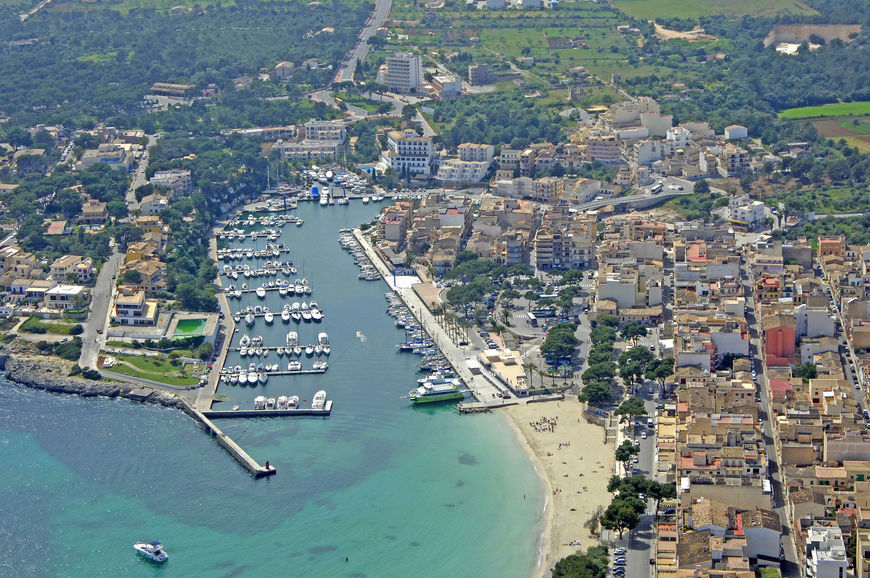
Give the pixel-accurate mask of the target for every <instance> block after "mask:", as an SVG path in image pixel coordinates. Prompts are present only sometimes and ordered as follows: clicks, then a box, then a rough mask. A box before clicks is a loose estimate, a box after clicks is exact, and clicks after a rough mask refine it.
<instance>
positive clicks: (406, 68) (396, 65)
mask: <svg viewBox="0 0 870 578" xmlns="http://www.w3.org/2000/svg"><path fill="white" fill-rule="evenodd" d="M378 83H379V84H383V85H384V86H386V87H387V88H388V89H390V90H392V91H394V92H399V93H402V94H414V93H416V92H417V91H418V90H419V89H420V88H421V87H422V85H423V67H422V63H421V61H420V56H419V55H417V54H412V53H410V52H396V53H395V54H393V55H392V56H388V57H387V62H386V64H385V65H384V66H383V67H382V68H381V70H380V71H378Z"/></svg>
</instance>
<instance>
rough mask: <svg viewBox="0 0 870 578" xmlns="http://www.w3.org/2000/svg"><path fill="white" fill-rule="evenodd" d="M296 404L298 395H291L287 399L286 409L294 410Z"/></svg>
mask: <svg viewBox="0 0 870 578" xmlns="http://www.w3.org/2000/svg"><path fill="white" fill-rule="evenodd" d="M298 403H299V396H298V395H291V396H290V397H289V398H287V407H288V408H294V407H296V405H297V404H298Z"/></svg>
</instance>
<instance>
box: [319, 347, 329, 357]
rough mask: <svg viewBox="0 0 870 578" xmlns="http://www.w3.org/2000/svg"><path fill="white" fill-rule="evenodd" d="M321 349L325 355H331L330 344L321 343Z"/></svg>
mask: <svg viewBox="0 0 870 578" xmlns="http://www.w3.org/2000/svg"><path fill="white" fill-rule="evenodd" d="M320 350H321V351H322V352H323V355H329V353H330V352H331V349H329V345H321V346H320Z"/></svg>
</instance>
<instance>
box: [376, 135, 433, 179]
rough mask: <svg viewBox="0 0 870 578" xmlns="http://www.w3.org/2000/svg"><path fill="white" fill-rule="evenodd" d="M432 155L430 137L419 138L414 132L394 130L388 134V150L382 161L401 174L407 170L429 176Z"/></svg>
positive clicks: (383, 154)
mask: <svg viewBox="0 0 870 578" xmlns="http://www.w3.org/2000/svg"><path fill="white" fill-rule="evenodd" d="M432 155H433V152H432V139H430V138H429V137H425V136H419V135H418V134H417V133H416V132H414V131H413V130H405V131H404V132H399V131H396V130H394V131H390V132H389V133H388V134H387V150H385V151H383V152H382V153H381V161H382V162H383V163H384V164H386V165H387V166H388V167H390V168H391V169H393V170H394V171H396V173H399V174H402V173H403V172H404V171H406V170H407V171H408V172H409V173H411V174H422V175H426V176H429V174H430V168H429V166H430V165H431V164H432Z"/></svg>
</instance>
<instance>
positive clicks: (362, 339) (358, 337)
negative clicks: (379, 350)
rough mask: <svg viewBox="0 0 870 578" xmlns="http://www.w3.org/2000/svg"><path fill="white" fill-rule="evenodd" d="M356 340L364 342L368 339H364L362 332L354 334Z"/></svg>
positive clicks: (364, 335)
mask: <svg viewBox="0 0 870 578" xmlns="http://www.w3.org/2000/svg"><path fill="white" fill-rule="evenodd" d="M356 338H357V339H359V340H360V341H366V340H367V339H368V337H366V334H365V333H363V332H362V331H357V332H356Z"/></svg>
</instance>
